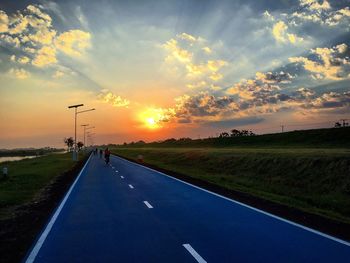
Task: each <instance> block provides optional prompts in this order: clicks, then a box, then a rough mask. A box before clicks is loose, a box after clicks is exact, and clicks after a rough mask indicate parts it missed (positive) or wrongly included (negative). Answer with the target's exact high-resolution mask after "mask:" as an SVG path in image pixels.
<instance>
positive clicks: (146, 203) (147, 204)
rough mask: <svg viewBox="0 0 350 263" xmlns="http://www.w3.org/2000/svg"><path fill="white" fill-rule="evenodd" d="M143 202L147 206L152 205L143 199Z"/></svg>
mask: <svg viewBox="0 0 350 263" xmlns="http://www.w3.org/2000/svg"><path fill="white" fill-rule="evenodd" d="M143 202H144V203H145V205H146V206H147V207H148V208H153V206H151V204H150V203H148V202H147V201H143Z"/></svg>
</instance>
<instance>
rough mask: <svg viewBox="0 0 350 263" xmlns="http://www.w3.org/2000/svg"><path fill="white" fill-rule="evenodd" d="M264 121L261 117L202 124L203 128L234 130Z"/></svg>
mask: <svg viewBox="0 0 350 263" xmlns="http://www.w3.org/2000/svg"><path fill="white" fill-rule="evenodd" d="M263 121H264V119H263V118H261V117H248V118H235V119H229V120H222V121H207V122H203V123H202V125H203V126H204V127H213V128H234V127H239V126H244V125H251V124H257V123H260V122H263Z"/></svg>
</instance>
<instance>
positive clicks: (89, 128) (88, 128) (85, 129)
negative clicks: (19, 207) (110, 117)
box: [84, 126, 95, 148]
mask: <svg viewBox="0 0 350 263" xmlns="http://www.w3.org/2000/svg"><path fill="white" fill-rule="evenodd" d="M94 128H95V126H92V127H87V128H86V127H84V145H85V132H86V131H87V130H91V129H94ZM87 133H89V132H87ZM85 148H86V146H85Z"/></svg>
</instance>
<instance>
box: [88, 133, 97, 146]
mask: <svg viewBox="0 0 350 263" xmlns="http://www.w3.org/2000/svg"><path fill="white" fill-rule="evenodd" d="M95 134H96V133H90V132H87V138H88V139H90V144H91V145H90V146H92V145H93V143H94V142H93V137H92V136H93V135H95Z"/></svg>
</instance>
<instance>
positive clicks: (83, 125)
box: [80, 124, 89, 148]
mask: <svg viewBox="0 0 350 263" xmlns="http://www.w3.org/2000/svg"><path fill="white" fill-rule="evenodd" d="M80 126H82V127H84V147H85V148H86V146H85V130H86V127H87V126H89V124H82V125H80Z"/></svg>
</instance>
